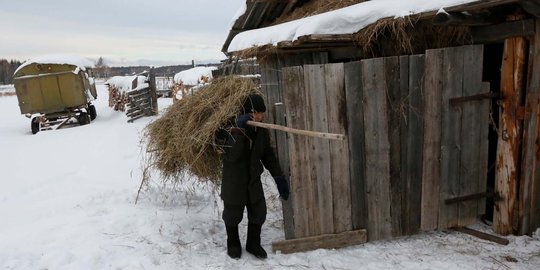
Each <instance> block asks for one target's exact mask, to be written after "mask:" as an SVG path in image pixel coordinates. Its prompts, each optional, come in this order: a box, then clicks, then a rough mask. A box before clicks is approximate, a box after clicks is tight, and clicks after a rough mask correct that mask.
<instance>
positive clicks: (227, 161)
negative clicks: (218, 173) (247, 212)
mask: <svg viewBox="0 0 540 270" xmlns="http://www.w3.org/2000/svg"><path fill="white" fill-rule="evenodd" d="M226 138H227V139H226V143H225V146H224V152H225V153H224V155H223V176H222V177H223V178H222V182H221V199H223V201H224V202H225V203H228V204H236V205H245V204H251V203H255V202H257V201H259V200H261V199H263V198H264V192H263V188H262V183H261V173H262V172H263V170H264V169H263V165H264V167H265V168H266V169H268V171H270V174H271V175H272V176H280V175H283V172H282V171H281V168H280V167H279V163H278V161H277V158H276V156H275V154H274V151H273V149H272V147H271V145H270V135H269V133H268V130H266V129H263V128H258V129H256V128H254V127H248V128H247V129H245V130H243V129H238V128H233V129H232V130H231V131H230V132H229V133H228V134H227V137H226Z"/></svg>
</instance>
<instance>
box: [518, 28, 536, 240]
mask: <svg viewBox="0 0 540 270" xmlns="http://www.w3.org/2000/svg"><path fill="white" fill-rule="evenodd" d="M530 48H531V49H530V52H529V53H530V57H529V83H528V84H527V85H528V89H527V97H526V104H525V119H524V132H523V147H522V149H523V159H522V160H523V163H522V166H521V167H522V169H521V180H520V189H519V194H520V201H519V204H520V205H519V209H520V211H519V223H520V224H519V234H531V233H532V232H533V231H534V230H535V229H536V228H538V227H540V215H538V213H540V141H539V130H540V19H536V34H535V36H534V38H533V39H532V42H531V46H530Z"/></svg>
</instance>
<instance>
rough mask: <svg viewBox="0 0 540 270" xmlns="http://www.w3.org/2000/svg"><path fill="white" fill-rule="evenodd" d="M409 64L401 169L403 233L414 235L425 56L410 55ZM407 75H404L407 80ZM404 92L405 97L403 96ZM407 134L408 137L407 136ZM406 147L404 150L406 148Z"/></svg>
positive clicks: (419, 188) (419, 190)
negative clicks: (402, 176) (403, 206)
mask: <svg viewBox="0 0 540 270" xmlns="http://www.w3.org/2000/svg"><path fill="white" fill-rule="evenodd" d="M406 64H408V65H409V68H408V69H409V74H408V78H407V79H406V81H407V82H408V85H409V87H408V91H407V92H406V93H407V96H405V97H404V98H405V99H403V102H404V104H405V106H406V107H407V109H406V110H404V111H405V113H406V121H404V122H405V123H403V124H405V125H406V126H405V127H404V131H405V132H406V133H405V134H402V137H405V140H404V144H403V145H402V151H404V152H405V153H406V154H405V155H404V154H402V156H403V157H405V161H403V162H402V164H403V165H402V170H405V171H407V174H406V175H405V178H403V181H404V185H405V190H404V204H405V206H406V207H405V210H404V212H403V214H402V215H403V220H404V221H403V226H404V227H403V234H404V235H411V234H415V233H417V232H418V231H419V230H420V216H421V203H422V201H421V200H422V197H421V194H422V170H423V163H422V162H421V161H422V160H423V144H424V125H423V116H424V93H423V90H424V89H423V88H424V81H423V80H424V68H425V57H424V55H413V56H410V59H409V61H407V63H406ZM404 79H405V78H402V80H404ZM403 94H404V93H403V92H402V97H403ZM404 135H405V136H404ZM403 149H405V150H403Z"/></svg>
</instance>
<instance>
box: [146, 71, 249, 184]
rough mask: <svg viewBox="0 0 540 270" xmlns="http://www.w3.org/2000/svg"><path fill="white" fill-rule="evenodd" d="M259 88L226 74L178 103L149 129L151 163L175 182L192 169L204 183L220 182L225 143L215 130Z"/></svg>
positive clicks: (232, 117)
mask: <svg viewBox="0 0 540 270" xmlns="http://www.w3.org/2000/svg"><path fill="white" fill-rule="evenodd" d="M256 89H257V88H256V85H255V84H254V83H253V81H252V80H250V79H246V78H240V77H233V76H227V77H221V78H217V79H215V80H214V81H213V82H212V83H211V84H210V85H208V86H205V87H203V88H201V89H199V90H198V91H197V92H195V93H194V94H193V95H190V96H187V97H184V98H182V99H181V100H179V101H178V102H175V103H174V104H173V105H171V106H170V107H169V108H168V109H167V110H166V112H165V113H164V114H163V116H162V117H160V118H158V119H157V120H156V121H154V122H152V123H151V124H150V125H148V127H147V128H146V132H145V137H146V138H147V150H148V152H149V153H150V158H149V162H150V165H151V166H155V167H156V168H157V169H158V170H159V171H160V172H161V174H162V176H164V179H167V180H172V181H174V182H176V181H181V180H182V178H183V177H185V176H186V175H189V174H186V172H190V173H191V174H192V175H195V176H197V177H198V178H199V180H201V181H203V182H204V181H212V182H214V183H218V182H219V180H220V179H221V157H220V155H219V154H218V153H219V152H220V151H221V150H222V149H221V147H222V146H221V145H218V144H217V143H216V133H217V132H218V131H219V130H220V129H223V128H224V127H225V126H226V125H227V124H228V122H229V121H230V120H231V119H234V117H235V116H236V115H237V114H238V112H239V110H240V108H241V106H242V103H243V101H244V100H245V98H246V97H247V96H248V95H249V94H252V93H254V92H256V91H257V90H256Z"/></svg>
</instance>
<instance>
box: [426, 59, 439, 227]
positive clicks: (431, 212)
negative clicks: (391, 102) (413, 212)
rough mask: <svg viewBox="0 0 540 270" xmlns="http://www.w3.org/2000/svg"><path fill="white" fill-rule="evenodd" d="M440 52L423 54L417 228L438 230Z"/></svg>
mask: <svg viewBox="0 0 540 270" xmlns="http://www.w3.org/2000/svg"><path fill="white" fill-rule="evenodd" d="M443 62H444V55H443V50H427V51H426V64H425V65H426V67H428V68H426V69H425V77H424V85H425V88H424V95H425V100H424V111H425V113H424V143H423V151H422V152H423V157H424V158H423V162H422V208H421V222H420V228H421V229H422V230H424V231H427V230H434V229H437V228H438V213H439V194H440V188H441V176H440V173H441V167H440V166H441V164H440V157H441V133H442V126H441V120H442V115H441V112H442V110H441V108H442V91H443V90H442V89H443V78H444V70H443Z"/></svg>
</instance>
